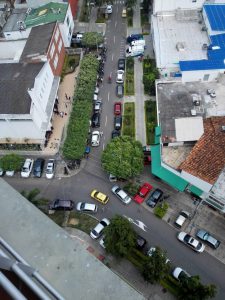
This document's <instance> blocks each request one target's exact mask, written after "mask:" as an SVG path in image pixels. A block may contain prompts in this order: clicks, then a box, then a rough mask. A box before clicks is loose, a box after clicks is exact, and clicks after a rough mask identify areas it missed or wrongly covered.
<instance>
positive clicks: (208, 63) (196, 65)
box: [179, 52, 225, 71]
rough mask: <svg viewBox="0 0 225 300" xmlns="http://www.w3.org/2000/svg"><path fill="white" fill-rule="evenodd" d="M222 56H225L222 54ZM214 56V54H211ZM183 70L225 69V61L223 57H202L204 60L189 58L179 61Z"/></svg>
mask: <svg viewBox="0 0 225 300" xmlns="http://www.w3.org/2000/svg"><path fill="white" fill-rule="evenodd" d="M222 56H225V52H224V54H222ZM209 57H211V58H213V57H212V56H209ZM179 66H180V70H181V71H196V70H218V69H219V70H220V69H222V70H223V69H225V62H224V60H223V59H216V60H215V59H212V60H208V59H202V60H189V61H180V62H179Z"/></svg>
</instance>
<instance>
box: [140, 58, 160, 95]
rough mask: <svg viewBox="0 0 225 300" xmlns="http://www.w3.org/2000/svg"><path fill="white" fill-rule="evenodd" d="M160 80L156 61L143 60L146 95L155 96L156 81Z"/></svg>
mask: <svg viewBox="0 0 225 300" xmlns="http://www.w3.org/2000/svg"><path fill="white" fill-rule="evenodd" d="M157 78H159V73H158V70H157V68H156V65H155V61H154V60H153V59H150V58H148V57H147V58H144V60H143V84H144V91H145V93H146V94H149V95H154V96H155V80H156V79H157Z"/></svg>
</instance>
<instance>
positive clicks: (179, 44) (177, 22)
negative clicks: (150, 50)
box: [152, 12, 209, 69]
mask: <svg viewBox="0 0 225 300" xmlns="http://www.w3.org/2000/svg"><path fill="white" fill-rule="evenodd" d="M199 20H200V18H199ZM199 20H196V19H194V20H193V18H192V17H191V16H190V18H189V19H188V18H185V21H184V20H182V17H180V18H178V17H177V16H176V13H175V12H174V13H171V14H165V15H163V14H162V15H157V16H152V21H153V26H154V44H155V48H156V51H155V53H156V61H157V67H158V68H161V69H167V68H177V69H179V61H184V60H201V59H207V51H206V50H203V49H202V45H203V44H207V45H208V44H209V39H208V35H207V32H205V31H202V24H199V22H198V21H199Z"/></svg>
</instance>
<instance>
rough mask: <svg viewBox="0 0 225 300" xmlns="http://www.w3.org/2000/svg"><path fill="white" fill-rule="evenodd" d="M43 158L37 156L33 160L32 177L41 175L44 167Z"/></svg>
mask: <svg viewBox="0 0 225 300" xmlns="http://www.w3.org/2000/svg"><path fill="white" fill-rule="evenodd" d="M44 164H45V160H44V159H43V158H37V159H36V160H35V162H34V169H33V175H34V177H39V178H40V177H41V175H42V172H43V169H44Z"/></svg>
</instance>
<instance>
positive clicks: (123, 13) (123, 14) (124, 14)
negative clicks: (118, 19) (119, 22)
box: [122, 8, 127, 18]
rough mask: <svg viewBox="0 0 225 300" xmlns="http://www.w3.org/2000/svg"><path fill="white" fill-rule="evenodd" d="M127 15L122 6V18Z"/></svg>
mask: <svg viewBox="0 0 225 300" xmlns="http://www.w3.org/2000/svg"><path fill="white" fill-rule="evenodd" d="M126 17H127V9H126V8H123V10H122V18H126Z"/></svg>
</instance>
